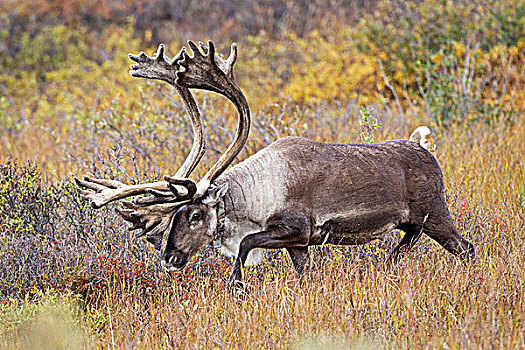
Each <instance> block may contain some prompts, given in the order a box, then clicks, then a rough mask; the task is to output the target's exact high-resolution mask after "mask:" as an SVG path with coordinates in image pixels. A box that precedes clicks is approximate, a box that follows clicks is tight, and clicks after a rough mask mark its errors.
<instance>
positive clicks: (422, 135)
mask: <svg viewBox="0 0 525 350" xmlns="http://www.w3.org/2000/svg"><path fill="white" fill-rule="evenodd" d="M431 133H432V132H431V131H430V129H429V128H428V126H419V127H417V128H416V130H414V132H413V133H412V135H410V139H409V141H412V142H416V143H419V145H420V146H421V147H423V148H424V149H428V148H429V147H430V141H429V140H427V136H428V135H430V134H431Z"/></svg>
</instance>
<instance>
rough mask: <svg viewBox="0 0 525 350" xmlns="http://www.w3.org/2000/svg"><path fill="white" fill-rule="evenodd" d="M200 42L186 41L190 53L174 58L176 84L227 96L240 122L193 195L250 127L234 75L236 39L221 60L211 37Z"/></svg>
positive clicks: (228, 157) (206, 183) (240, 145)
mask: <svg viewBox="0 0 525 350" xmlns="http://www.w3.org/2000/svg"><path fill="white" fill-rule="evenodd" d="M199 45H200V47H201V49H199V48H198V47H197V45H196V44H195V43H194V42H193V41H188V46H189V47H190V49H191V50H192V51H193V56H190V55H189V54H188V53H187V52H184V53H183V54H182V57H183V58H182V59H181V60H178V61H177V63H178V64H179V65H180V66H181V67H182V68H184V69H183V70H179V71H177V73H176V75H177V80H176V82H177V84H179V85H181V86H185V87H187V88H196V89H204V90H210V91H215V92H217V93H220V94H222V95H224V96H226V97H227V98H228V99H229V100H230V101H231V102H232V103H233V104H234V105H235V107H236V108H237V112H238V115H239V123H238V127H237V132H236V134H235V138H234V140H233V142H232V143H231V144H230V146H229V147H228V149H227V150H226V151H225V152H224V153H223V154H222V155H221V157H220V158H219V160H218V161H217V162H216V163H215V164H214V165H213V166H212V168H211V169H210V170H209V171H208V172H207V173H206V175H204V177H203V178H202V179H201V180H200V181H199V183H198V184H197V191H196V193H195V196H194V198H197V197H199V196H201V195H203V194H204V193H205V192H206V191H207V189H208V188H209V187H210V185H211V183H212V182H213V180H215V179H216V178H217V177H218V176H219V175H220V174H222V173H223V172H224V170H226V168H227V167H228V166H229V165H230V163H231V162H232V161H233V159H234V158H235V157H236V156H237V155H238V154H239V152H240V151H241V150H242V148H243V147H244V145H245V144H246V141H247V140H248V134H249V131H250V108H249V106H248V101H247V100H246V97H244V94H243V93H242V91H241V89H240V88H239V86H238V85H237V83H236V81H235V79H234V75H233V65H234V64H235V62H236V60H237V45H236V44H235V43H233V44H232V46H231V52H230V56H229V57H228V59H227V60H223V59H222V58H221V57H219V56H218V55H216V54H215V45H214V44H213V42H212V41H208V46H207V49H206V48H205V47H206V45H204V44H203V43H199Z"/></svg>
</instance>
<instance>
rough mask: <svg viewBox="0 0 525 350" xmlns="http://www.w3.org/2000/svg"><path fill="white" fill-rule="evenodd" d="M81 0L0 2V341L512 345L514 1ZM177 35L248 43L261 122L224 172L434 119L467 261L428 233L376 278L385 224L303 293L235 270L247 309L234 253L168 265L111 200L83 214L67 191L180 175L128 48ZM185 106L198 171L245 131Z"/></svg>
mask: <svg viewBox="0 0 525 350" xmlns="http://www.w3.org/2000/svg"><path fill="white" fill-rule="evenodd" d="M93 4H94V5H82V6H80V5H78V4H77V3H76V2H73V1H65V0H60V1H47V0H41V1H25V0H23V1H16V2H14V1H5V2H2V3H0V9H1V11H0V49H1V51H2V55H0V65H1V67H2V70H1V74H0V142H1V145H2V147H1V148H0V162H1V163H0V243H1V247H2V248H1V250H0V261H1V264H0V326H1V327H0V347H1V348H30V347H31V346H32V345H33V346H34V344H42V346H40V347H41V348H45V347H46V346H47V347H49V348H59V347H64V348H92V347H95V348H96V347H101V348H113V347H119V348H136V347H142V348H191V347H204V348H261V347H264V348H282V347H292V348H293V347H297V348H303V347H314V348H315V347H328V346H332V347H334V346H339V347H349V346H353V345H357V346H363V347H367V346H370V347H372V346H373V347H385V348H404V347H409V346H410V347H414V348H525V332H524V331H523V329H525V324H524V323H525V297H524V295H525V268H524V261H523V257H524V256H525V243H524V242H525V241H524V226H525V210H524V205H525V204H524V201H525V199H524V196H525V164H524V161H523V158H524V153H525V137H524V136H523V135H525V117H524V110H525V89H524V86H525V81H524V78H525V66H524V63H525V56H524V53H525V39H524V38H525V35H524V34H525V18H524V14H525V5H524V4H523V2H522V1H517V0H503V1H489V0H479V1H459V0H458V1H445V0H423V1H417V2H411V1H409V2H397V1H370V2H365V1H363V2H360V1H344V0H336V1H325V0H315V1H313V2H306V1H300V0H295V1H287V2H279V1H275V2H273V1H270V2H264V3H260V2H258V1H231V2H220V3H217V2H211V1H208V0H203V1H199V2H192V1H188V2H184V3H183V2H181V3H180V4H177V5H174V4H173V3H170V2H168V1H162V0H160V1H156V2H151V3H149V4H148V5H143V4H142V2H139V1H133V0H132V1H119V0H115V1H109V0H100V1H96V2H93ZM202 9H209V10H205V11H204V10H202ZM188 38H190V39H195V40H206V39H214V41H215V42H216V43H218V44H219V45H220V47H219V49H218V51H219V52H227V51H228V50H227V48H228V46H229V43H230V42H231V41H236V42H237V43H238V44H239V46H241V47H242V50H241V51H240V55H242V56H241V57H240V58H239V60H238V63H237V65H236V69H237V74H238V81H237V82H238V84H239V86H240V87H242V89H243V91H244V92H245V93H246V95H247V99H248V100H249V101H250V105H251V109H252V119H253V125H252V130H251V134H250V137H249V139H248V143H247V146H246V147H245V148H244V149H243V151H242V152H241V154H240V155H239V156H238V157H237V159H236V162H238V161H240V160H242V159H244V158H246V157H247V156H248V155H251V154H253V153H255V152H256V151H257V150H259V149H261V148H262V147H264V146H265V145H268V144H269V143H270V142H272V141H273V140H275V139H277V138H278V137H282V136H301V137H306V138H309V139H312V140H315V141H321V142H339V143H342V142H357V143H361V142H362V143H370V142H380V141H384V140H392V139H407V138H408V136H409V135H410V133H411V132H412V130H413V129H414V128H415V127H416V126H418V125H429V126H430V127H431V129H432V130H433V137H434V140H433V141H434V146H435V149H434V155H435V157H436V158H437V160H438V162H439V164H440V166H441V168H442V170H443V176H444V179H445V186H446V194H447V200H448V205H449V208H450V211H451V214H452V217H453V219H454V224H455V225H456V227H457V228H458V230H459V231H460V233H461V234H462V235H463V236H464V237H465V238H467V239H468V240H469V241H470V242H472V243H473V245H474V247H475V249H476V256H477V259H476V261H475V262H474V263H472V264H464V263H462V262H461V261H460V260H459V259H455V258H454V257H453V256H451V255H450V254H448V253H446V252H445V251H444V250H443V249H442V248H441V247H440V246H438V245H437V244H436V243H435V242H433V241H431V240H430V239H427V238H425V237H423V238H422V239H421V240H420V241H419V242H418V243H417V244H416V245H415V246H414V248H412V250H411V251H410V252H409V253H408V254H407V255H406V256H405V257H404V258H403V259H402V260H400V262H399V263H398V264H397V265H396V266H394V267H389V268H388V267H386V265H385V262H386V259H387V257H388V254H389V252H390V251H391V250H392V249H393V247H394V246H395V245H396V244H397V242H399V240H400V239H401V235H402V234H401V233H400V232H398V231H394V232H392V233H391V234H390V235H388V236H387V237H386V238H385V239H384V240H383V241H375V242H372V243H370V244H367V245H364V246H349V247H334V246H322V247H317V248H316V249H314V250H313V252H312V253H313V255H314V256H315V260H314V261H315V263H316V266H315V268H313V269H312V271H311V272H310V273H309V274H308V276H306V278H304V279H303V280H299V278H298V277H297V275H296V274H295V271H294V269H293V266H292V262H291V260H290V258H289V257H288V256H287V255H286V253H285V252H281V251H275V252H274V253H273V254H270V255H269V256H268V257H266V261H265V262H264V263H263V264H260V265H257V266H255V267H248V268H246V269H245V271H244V272H245V276H244V279H245V282H246V289H247V292H248V293H247V294H246V295H245V296H244V297H241V298H236V297H232V295H231V294H230V293H229V292H228V289H227V282H228V281H227V276H228V274H229V272H230V271H231V270H232V268H233V260H232V259H229V258H226V257H225V256H222V255H220V254H219V253H217V252H216V251H214V250H213V249H210V248H207V249H204V250H202V251H201V252H200V253H199V254H197V255H196V256H194V257H193V258H192V259H191V261H190V262H189V264H188V266H187V267H186V268H185V269H184V270H183V271H181V272H179V273H174V274H167V273H165V272H164V271H162V269H161V268H160V264H159V260H160V256H159V253H158V252H157V251H155V250H154V249H153V247H151V245H150V244H148V243H147V242H145V241H144V240H143V239H138V240H136V239H134V236H133V234H132V233H130V232H128V231H127V230H126V227H127V225H126V224H125V222H124V221H123V220H122V219H120V218H119V217H118V215H116V214H115V213H114V211H113V209H114V207H115V206H113V205H111V204H110V205H108V207H106V208H103V209H100V210H94V209H92V208H91V207H90V206H89V203H88V202H86V201H84V200H82V199H81V198H80V197H79V195H78V193H77V192H76V191H75V189H74V185H73V184H72V182H71V178H72V176H74V175H80V174H83V173H86V172H90V173H92V174H93V175H95V176H97V177H107V178H110V177H111V178H114V179H117V180H120V181H124V182H128V183H138V182H145V181H155V180H157V179H161V178H162V176H163V175H165V174H168V175H169V174H174V173H175V171H176V170H177V169H178V167H179V166H180V164H181V163H182V161H183V159H184V158H185V156H186V154H187V152H188V151H189V149H190V148H191V145H192V128H191V125H190V123H189V120H188V117H187V115H186V112H185V109H184V106H183V105H182V104H181V103H180V100H179V99H178V96H177V94H176V92H175V91H174V90H173V89H171V88H170V87H169V86H167V85H166V84H164V83H161V82H158V83H157V82H154V81H146V80H139V79H133V78H131V77H130V76H129V74H128V67H129V64H130V63H132V62H130V61H129V59H128V58H127V53H129V52H132V53H137V52H138V51H139V50H140V49H147V48H149V49H147V50H145V51H147V52H148V53H151V52H154V51H155V48H156V46H157V44H158V43H159V42H163V43H165V44H166V46H167V48H166V50H167V51H168V52H171V53H176V52H178V50H179V48H180V47H181V46H182V45H183V44H184V43H185V40H186V39H188ZM226 43H227V44H226ZM195 96H196V100H197V102H198V105H199V107H200V109H201V112H202V115H203V117H204V120H205V125H204V127H205V131H206V134H205V137H206V142H207V146H208V151H207V153H206V154H205V155H204V157H203V159H202V161H201V163H200V164H199V166H198V167H197V168H196V170H195V172H194V174H196V175H195V177H196V178H197V177H198V176H197V175H203V174H204V173H205V172H206V170H207V169H209V166H210V164H213V163H214V162H215V161H216V160H217V158H218V156H219V155H220V154H221V153H222V152H223V147H224V146H225V145H228V144H229V143H230V140H231V139H232V138H233V132H234V131H233V130H234V129H235V124H236V118H235V112H234V110H233V108H232V106H231V105H230V104H228V102H225V101H224V99H222V98H220V97H218V96H217V95H215V94H213V93H203V92H196V94H195ZM363 107H364V108H363Z"/></svg>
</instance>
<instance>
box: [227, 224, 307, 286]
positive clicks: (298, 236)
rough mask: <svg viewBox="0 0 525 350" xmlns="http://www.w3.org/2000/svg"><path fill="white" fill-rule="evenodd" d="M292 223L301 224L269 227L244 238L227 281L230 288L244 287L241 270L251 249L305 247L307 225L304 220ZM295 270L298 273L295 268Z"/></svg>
mask: <svg viewBox="0 0 525 350" xmlns="http://www.w3.org/2000/svg"><path fill="white" fill-rule="evenodd" d="M294 221H303V224H302V225H299V226H298V225H293V226H291V225H282V224H275V225H270V226H269V227H268V229H266V230H265V231H261V232H257V233H252V234H250V235H248V236H246V237H244V239H243V240H242V241H241V245H240V247H239V255H238V257H237V260H236V261H235V267H234V268H233V272H232V274H231V276H230V279H229V284H230V286H232V287H235V288H243V287H244V283H243V282H242V279H243V268H244V264H245V262H246V259H247V258H248V254H249V253H250V252H251V251H252V249H255V248H263V249H281V248H295V247H306V246H307V244H308V241H309V240H310V234H309V232H310V230H309V225H307V223H306V222H305V221H306V220H294ZM306 248H307V247H306ZM303 258H304V257H303ZM294 265H295V263H294ZM296 270H298V272H299V269H297V267H296ZM301 271H302V270H301Z"/></svg>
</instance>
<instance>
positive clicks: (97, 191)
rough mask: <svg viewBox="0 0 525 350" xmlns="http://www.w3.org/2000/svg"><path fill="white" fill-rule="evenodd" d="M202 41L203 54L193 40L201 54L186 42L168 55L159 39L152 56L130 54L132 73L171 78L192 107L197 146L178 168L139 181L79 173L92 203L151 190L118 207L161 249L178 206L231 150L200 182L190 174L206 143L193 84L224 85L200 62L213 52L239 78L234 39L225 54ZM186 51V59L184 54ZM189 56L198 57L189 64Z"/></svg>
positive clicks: (225, 71)
mask: <svg viewBox="0 0 525 350" xmlns="http://www.w3.org/2000/svg"><path fill="white" fill-rule="evenodd" d="M199 44H200V46H201V49H202V50H203V51H204V54H201V53H200V51H199V49H198V48H197V46H196V45H195V44H194V43H193V42H189V46H190V48H191V49H193V50H194V51H195V52H199V55H196V56H195V57H192V58H190V57H189V56H188V55H187V54H186V48H185V47H183V48H182V49H181V50H180V51H179V53H178V54H177V55H176V56H175V57H174V58H173V59H171V60H170V59H169V58H168V57H166V56H165V54H164V51H165V48H164V45H162V44H161V45H159V48H158V50H157V53H156V55H155V56H153V57H149V56H148V55H146V54H145V53H144V52H140V53H139V54H138V55H134V54H130V55H129V57H130V59H131V60H133V61H135V62H136V63H137V64H134V65H132V66H131V67H130V74H131V75H132V76H133V77H141V78H146V79H156V80H162V81H165V82H167V83H169V84H170V85H172V86H173V87H174V88H175V90H176V91H177V92H178V93H179V95H180V97H181V99H182V101H183V103H184V106H185V108H186V110H187V111H188V115H189V117H190V121H191V124H192V128H193V133H194V140H193V146H192V148H191V150H190V152H189V154H188V156H187V158H186V159H185V161H184V162H183V164H182V165H181V166H180V168H179V169H178V171H177V172H176V174H175V175H174V176H165V177H164V180H165V181H158V182H153V183H146V184H138V185H126V184H124V183H122V182H120V181H116V180H109V179H97V178H93V177H89V176H84V177H83V179H78V178H75V182H76V184H77V186H78V191H79V193H80V194H81V195H82V196H83V197H84V198H86V199H88V200H89V201H90V202H91V205H92V207H93V208H101V207H103V206H105V205H106V204H108V203H110V202H112V201H116V200H119V199H123V198H127V197H131V196H138V195H143V194H148V195H149V196H146V197H136V198H134V199H133V200H131V201H124V202H121V207H119V208H117V209H116V211H117V213H118V214H120V215H121V216H122V217H123V218H124V219H125V220H126V221H128V222H130V223H131V224H132V226H131V227H130V228H129V229H130V230H140V232H139V233H138V234H137V235H136V236H137V237H142V236H146V239H147V240H148V242H150V243H152V244H154V246H155V248H156V249H160V245H161V242H162V237H163V233H164V232H165V231H166V230H167V229H168V228H169V226H170V224H171V221H172V217H173V214H174V213H175V212H176V211H177V209H178V208H179V207H180V206H181V205H182V204H184V203H186V202H188V200H190V199H191V198H193V197H194V196H195V195H197V194H201V193H204V192H205V191H206V190H207V188H208V187H209V183H210V179H213V178H214V177H215V175H214V174H216V173H217V172H218V171H222V170H223V169H224V167H225V165H224V164H225V163H226V162H227V161H228V159H229V158H228V156H225V157H223V158H221V159H222V161H220V162H218V163H217V165H216V167H214V168H212V169H211V170H210V172H208V174H207V175H206V176H204V177H203V179H202V180H201V181H200V182H199V183H198V184H197V183H195V182H194V181H193V180H191V179H190V178H189V175H190V174H191V172H192V171H193V170H194V169H195V167H196V166H197V164H198V163H199V161H200V159H201V158H202V156H203V155H204V153H205V149H206V145H205V141H204V130H203V121H202V117H201V114H200V112H199V109H198V107H197V104H196V102H195V99H194V98H193V95H192V94H191V92H190V90H189V88H193V87H194V88H208V89H210V90H213V91H216V90H217V89H220V88H221V86H220V85H217V84H215V85H214V84H213V82H209V79H207V77H206V76H204V75H203V73H204V74H206V73H207V72H206V71H204V72H203V69H202V68H201V66H206V65H208V66H209V65H210V62H209V58H210V57H212V58H213V68H214V69H216V71H215V73H216V74H221V75H223V76H227V77H228V79H229V80H230V81H235V78H234V75H233V65H234V63H235V60H236V58H237V46H236V45H235V44H233V45H232V50H231V54H230V56H229V58H228V59H227V60H223V59H222V58H221V57H219V56H217V55H216V54H215V48H214V46H213V44H210V48H208V46H206V45H205V44H203V43H199ZM208 50H209V51H210V52H208ZM185 57H188V59H186V60H184V58H185ZM192 59H193V60H192ZM181 61H182V62H184V66H183V67H184V68H182V69H181V65H180V64H179V62H181ZM203 61H204V62H203ZM188 62H194V63H193V64H191V63H190V64H188ZM180 70H185V71H186V72H185V73H184V74H182V75H181V76H180V78H182V79H180V78H179V76H178V75H177V72H179V71H180ZM179 73H180V72H179ZM179 80H181V81H180V82H179ZM241 124H243V123H241ZM246 138H247V133H245V134H244V133H238V135H237V137H236V140H235V141H234V144H235V143H239V142H241V143H242V142H243V140H245V139H246ZM232 146H233V145H232ZM241 148H242V147H241ZM226 166H227V165H226ZM90 190H91V191H90Z"/></svg>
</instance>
